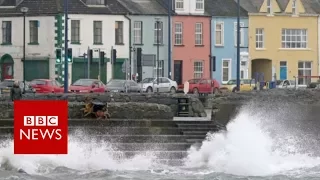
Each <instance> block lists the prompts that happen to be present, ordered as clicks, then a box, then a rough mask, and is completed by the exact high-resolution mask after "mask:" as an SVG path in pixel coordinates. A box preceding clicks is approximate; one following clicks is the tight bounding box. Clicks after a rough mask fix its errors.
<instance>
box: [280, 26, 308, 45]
mask: <svg viewBox="0 0 320 180" xmlns="http://www.w3.org/2000/svg"><path fill="white" fill-rule="evenodd" d="M299 39H300V40H299ZM299 46H300V47H299ZM307 48H308V30H307V29H285V28H283V29H282V30H281V49H307Z"/></svg>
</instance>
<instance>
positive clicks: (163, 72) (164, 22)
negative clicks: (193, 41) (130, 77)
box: [119, 0, 171, 79]
mask: <svg viewBox="0 0 320 180" xmlns="http://www.w3.org/2000/svg"><path fill="white" fill-rule="evenodd" d="M119 2H120V3H121V4H122V5H123V6H124V7H125V8H127V9H128V10H129V11H130V15H129V16H128V17H129V19H130V20H129V21H130V22H131V23H130V24H129V30H130V32H129V37H130V39H129V44H130V46H131V47H132V48H131V54H130V57H131V58H129V59H132V63H131V65H132V66H131V71H132V73H133V74H136V73H138V75H141V76H142V77H141V79H144V78H150V77H156V76H157V71H159V76H162V77H164V76H168V73H169V72H168V67H169V63H171V61H170V60H168V45H169V43H168V42H169V40H168V11H167V9H166V8H165V7H164V6H162V5H161V2H160V3H159V2H158V1H156V0H119ZM138 48H141V50H142V58H141V59H142V62H141V64H139V63H137V52H138ZM158 60H159V63H157V61H158ZM140 65H141V66H140ZM138 66H140V67H141V68H138ZM139 71H140V72H139Z"/></svg>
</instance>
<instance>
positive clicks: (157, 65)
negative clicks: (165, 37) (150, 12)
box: [156, 18, 160, 93]
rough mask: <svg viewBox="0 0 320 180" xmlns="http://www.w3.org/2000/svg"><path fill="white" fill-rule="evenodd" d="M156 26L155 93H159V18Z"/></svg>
mask: <svg viewBox="0 0 320 180" xmlns="http://www.w3.org/2000/svg"><path fill="white" fill-rule="evenodd" d="M156 24H157V64H156V67H157V93H159V54H160V53H159V47H160V39H159V36H160V21H159V18H156Z"/></svg>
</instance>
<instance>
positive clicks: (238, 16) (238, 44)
mask: <svg viewBox="0 0 320 180" xmlns="http://www.w3.org/2000/svg"><path fill="white" fill-rule="evenodd" d="M237 4H238V9H237V10H238V13H237V90H238V91H240V0H237Z"/></svg>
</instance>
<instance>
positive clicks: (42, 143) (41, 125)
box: [14, 100, 68, 154]
mask: <svg viewBox="0 0 320 180" xmlns="http://www.w3.org/2000/svg"><path fill="white" fill-rule="evenodd" d="M67 153H68V101H55V100H54V101H24V100H22V101H15V102H14V154H67Z"/></svg>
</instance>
